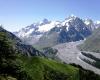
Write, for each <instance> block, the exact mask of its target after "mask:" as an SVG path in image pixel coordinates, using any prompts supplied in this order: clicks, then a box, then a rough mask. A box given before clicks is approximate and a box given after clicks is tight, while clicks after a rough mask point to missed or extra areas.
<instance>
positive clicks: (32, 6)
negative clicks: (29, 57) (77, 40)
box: [0, 0, 100, 32]
mask: <svg viewBox="0 0 100 80" xmlns="http://www.w3.org/2000/svg"><path fill="white" fill-rule="evenodd" d="M71 14H74V15H75V16H78V17H80V18H83V19H85V18H90V19H93V20H100V0H0V24H2V25H3V27H4V28H5V29H7V30H9V31H11V32H14V31H18V30H19V29H21V28H22V27H26V26H28V25H31V24H32V23H34V22H38V21H41V20H43V19H44V18H47V19H48V20H60V21H62V20H64V19H65V18H66V17H68V16H69V15H71Z"/></svg>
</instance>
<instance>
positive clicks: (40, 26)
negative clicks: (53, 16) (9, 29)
mask: <svg viewBox="0 0 100 80" xmlns="http://www.w3.org/2000/svg"><path fill="white" fill-rule="evenodd" d="M99 26H100V23H99V21H97V22H95V23H94V22H93V21H92V20H91V19H86V20H82V19H80V18H78V17H76V16H73V15H71V16H69V17H67V18H66V19H65V20H64V21H49V20H47V19H44V20H42V21H40V22H37V23H33V24H31V25H30V26H27V27H25V28H22V29H21V30H19V31H18V32H14V34H15V35H16V36H18V37H19V38H21V39H22V40H23V41H24V42H25V43H28V44H34V43H36V42H38V40H39V39H40V37H42V36H43V35H44V34H46V33H50V32H58V33H60V32H61V31H62V30H64V31H65V32H69V33H74V32H75V34H74V35H72V36H75V35H76V34H77V31H78V32H79V33H80V32H82V31H83V32H82V34H83V33H88V31H89V30H90V31H93V30H94V29H95V28H97V27H99ZM64 35H66V34H64ZM48 36H49V35H48ZM85 36H87V34H86V35H85ZM77 40H78V39H77ZM70 41H72V40H70Z"/></svg>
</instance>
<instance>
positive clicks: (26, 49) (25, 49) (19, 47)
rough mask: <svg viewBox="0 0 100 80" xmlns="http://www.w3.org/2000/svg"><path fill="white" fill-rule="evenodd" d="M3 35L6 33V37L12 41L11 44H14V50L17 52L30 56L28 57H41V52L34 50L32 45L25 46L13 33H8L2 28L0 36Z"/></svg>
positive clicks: (0, 28)
mask: <svg viewBox="0 0 100 80" xmlns="http://www.w3.org/2000/svg"><path fill="white" fill-rule="evenodd" d="M1 33H4V34H5V36H6V37H7V38H8V39H9V40H10V41H11V43H12V44H13V48H14V49H15V50H16V51H17V52H19V53H22V54H25V55H28V56H30V55H40V52H39V51H38V50H36V49H35V48H33V47H32V46H30V45H25V44H24V43H23V42H22V41H21V40H20V39H19V38H18V37H16V36H15V35H14V34H12V33H11V32H8V31H6V30H5V29H3V28H2V27H0V34H1Z"/></svg>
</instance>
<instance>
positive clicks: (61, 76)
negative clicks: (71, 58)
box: [21, 57, 79, 80]
mask: <svg viewBox="0 0 100 80" xmlns="http://www.w3.org/2000/svg"><path fill="white" fill-rule="evenodd" d="M21 60H22V64H23V68H24V70H25V71H27V73H28V74H29V75H30V76H31V77H32V78H33V80H79V76H78V68H75V67H73V66H70V65H66V64H62V63H59V62H56V61H54V60H48V59H45V58H42V57H32V58H30V59H29V58H27V57H23V58H21Z"/></svg>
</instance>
